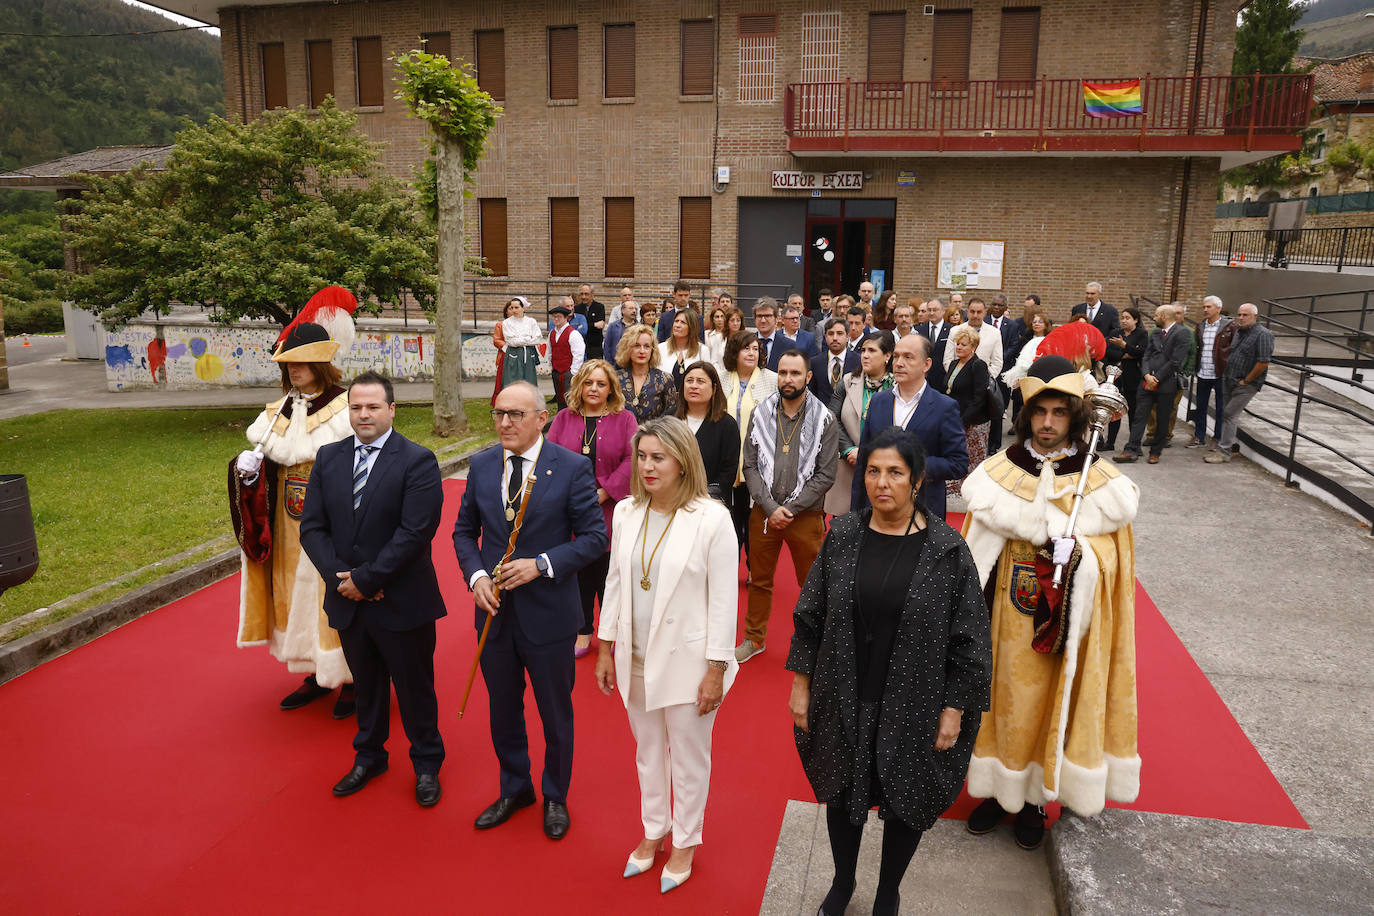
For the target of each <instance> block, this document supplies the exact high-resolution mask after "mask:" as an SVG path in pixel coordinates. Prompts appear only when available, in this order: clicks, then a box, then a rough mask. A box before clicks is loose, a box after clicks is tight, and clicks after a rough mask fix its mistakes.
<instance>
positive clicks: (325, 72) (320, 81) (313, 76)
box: [305, 39, 334, 108]
mask: <svg viewBox="0 0 1374 916" xmlns="http://www.w3.org/2000/svg"><path fill="white" fill-rule="evenodd" d="M305 66H306V75H305V76H306V82H308V83H309V84H310V107H311V108H319V107H320V103H322V102H323V101H324V99H325V96H329V95H333V94H334V43H333V42H332V41H329V40H328V39H326V40H324V41H307V42H306V43H305Z"/></svg>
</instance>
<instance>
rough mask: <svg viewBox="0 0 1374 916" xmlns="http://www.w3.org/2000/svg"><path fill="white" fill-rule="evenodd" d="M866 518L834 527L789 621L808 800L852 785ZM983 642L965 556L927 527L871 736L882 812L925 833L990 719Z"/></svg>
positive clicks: (976, 593) (983, 614) (982, 606)
mask: <svg viewBox="0 0 1374 916" xmlns="http://www.w3.org/2000/svg"><path fill="white" fill-rule="evenodd" d="M871 514H872V510H871V509H864V510H862V511H860V512H851V513H849V514H848V515H843V516H840V517H837V518H836V519H835V521H834V522H833V524H832V525H831V527H830V532H829V534H827V535H826V538H825V543H824V544H823V545H822V547H821V554H820V556H819V557H818V558H817V559H816V562H815V563H814V564H813V565H812V567H811V572H810V573H809V574H808V575H807V577H806V584H805V585H804V586H803V587H802V591H801V595H800V597H799V598H798V599H797V607H796V610H795V611H794V612H793V622H794V626H795V630H794V632H793V636H792V648H791V652H790V653H789V654H788V657H787V668H788V669H789V670H791V671H794V672H797V673H799V674H809V675H810V676H811V706H810V708H809V710H808V714H807V719H808V725H809V726H810V732H809V733H807V732H803V731H801V730H800V729H794V730H793V731H794V733H795V737H796V742H797V752H798V754H799V755H800V756H801V761H802V766H803V767H804V768H805V770H806V776H807V779H809V780H810V781H811V788H812V789H813V790H814V791H815V793H816V797H817V798H818V799H821V800H830V799H833V798H835V797H836V796H837V795H839V793H841V792H843V791H844V790H845V789H847V788H848V787H849V785H850V783H851V781H852V779H853V777H854V774H853V773H852V772H851V771H852V769H853V766H854V764H853V761H854V760H855V759H861V755H857V754H856V753H855V750H856V749H855V747H854V744H855V742H856V740H857V739H856V732H857V728H858V724H857V720H858V705H859V681H858V672H857V669H856V664H855V650H854V644H855V640H856V638H857V637H856V632H855V605H856V603H857V596H858V592H857V587H856V582H855V571H856V570H857V569H858V565H859V544H860V542H861V537H862V534H863V530H864V528H866V527H867V526H868V522H869V518H870V517H871ZM991 644H992V639H991V632H990V619H989V614H988V608H987V604H986V602H985V601H984V599H983V589H982V587H981V586H980V585H979V579H978V570H977V568H976V567H975V566H974V564H973V557H972V555H971V554H970V553H969V549H968V545H966V544H965V543H964V539H963V538H962V537H960V536H959V533H958V532H957V531H955V530H954V529H953V528H951V527H949V525H947V524H945V522H944V521H942V520H938V519H929V520H928V524H927V536H926V542H925V545H924V546H923V547H922V549H921V554H920V558H919V560H918V561H917V567H916V570H915V573H914V574H913V575H912V577H911V585H910V587H909V589H908V590H907V594H906V605H905V607H904V608H903V610H902V617H901V621H900V623H899V625H898V628H897V634H896V637H895V639H894V641H893V646H892V657H891V661H890V663H889V665H888V670H887V683H886V686H885V687H884V690H883V697H882V709H881V712H880V714H879V717H878V730H877V776H878V779H879V780H880V782H881V786H882V795H883V799H884V802H885V804H886V807H887V808H888V810H890V811H891V812H892V813H893V814H895V815H896V816H897V817H899V818H900V819H901V820H902V821H904V822H905V823H907V824H909V825H910V826H912V827H914V828H916V829H918V830H925V829H928V828H930V827H931V826H932V825H933V824H934V823H935V821H936V819H937V818H939V816H940V815H941V814H943V813H944V812H945V810H946V809H947V808H949V806H950V805H951V804H953V802H954V800H955V799H956V798H957V797H958V795H959V789H960V787H961V786H962V785H963V781H964V775H965V773H966V772H967V770H968V762H969V755H970V754H971V753H972V751H973V742H974V740H975V739H976V738H977V733H978V724H979V720H980V718H981V716H980V713H981V712H982V711H983V710H985V709H987V708H988V694H989V689H990V684H991V680H992V648H991ZM946 706H951V707H954V708H956V709H962V710H963V711H964V715H963V722H962V724H961V730H960V732H959V740H958V741H957V742H956V743H955V745H954V746H953V747H952V748H950V749H949V750H946V751H937V750H935V734H936V731H937V730H938V727H939V720H940V712H941V711H942V710H943V709H944V708H945V707H946Z"/></svg>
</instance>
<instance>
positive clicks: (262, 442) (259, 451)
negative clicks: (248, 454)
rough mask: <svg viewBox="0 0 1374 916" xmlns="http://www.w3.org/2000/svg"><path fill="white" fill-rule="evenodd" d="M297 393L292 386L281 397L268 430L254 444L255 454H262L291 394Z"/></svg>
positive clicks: (268, 423)
mask: <svg viewBox="0 0 1374 916" xmlns="http://www.w3.org/2000/svg"><path fill="white" fill-rule="evenodd" d="M295 393H296V389H295V388H292V389H291V390H290V391H288V392H286V395H285V396H284V397H283V398H282V399H281V403H280V404H278V405H277V411H276V413H274V414H272V419H270V420H268V421H267V430H266V431H265V432H264V433H263V434H262V438H260V439H259V440H258V444H257V445H255V446H253V454H254V455H261V454H262V447H263V446H264V445H266V444H267V437H268V436H270V435H272V427H274V426H276V425H277V417H280V416H281V412H282V411H283V410H285V409H286V404H287V402H288V401H290V400H291V395H293V394H295ZM242 476H243V475H242V474H240V475H239V477H242Z"/></svg>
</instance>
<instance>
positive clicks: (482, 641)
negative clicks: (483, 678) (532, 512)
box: [458, 469, 534, 719]
mask: <svg viewBox="0 0 1374 916" xmlns="http://www.w3.org/2000/svg"><path fill="white" fill-rule="evenodd" d="M533 491H534V472H533V469H531V472H530V475H529V476H528V477H526V478H525V495H524V496H523V497H522V498H521V500H520V511H519V512H517V513H515V521H514V522H513V523H512V525H511V529H510V540H509V541H507V542H506V552H505V553H504V554H502V555H501V562H500V563H497V564H496V569H494V570H492V573H493V575H492V579H491V581H492V582H493V583H494V584H495V585H496V601H497V604H498V605H499V604H500V602H501V567H502V566H504V565H505V564H506V562H507V561H509V560H510V558H511V556H512V555H513V554H514V553H515V541H516V539H517V538H519V537H520V529H521V528H522V527H524V525H525V510H526V509H528V508H529V505H530V493H532V492H533ZM495 616H496V615H495V614H488V615H487V622H486V623H484V624H482V635H481V637H479V638H478V640H477V654H476V655H475V656H473V659H472V670H471V671H469V672H468V685H467V686H466V687H464V688H463V702H462V703H461V704H460V705H459V707H458V718H460V719H461V718H463V713H465V712H467V711H468V696H469V695H470V694H471V693H472V682H473V681H475V680H476V679H477V666H478V664H480V663H481V661H482V650H483V649H484V648H486V645H487V633H489V632H491V619H492V618H493V617H495Z"/></svg>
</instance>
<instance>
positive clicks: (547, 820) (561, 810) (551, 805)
mask: <svg viewBox="0 0 1374 916" xmlns="http://www.w3.org/2000/svg"><path fill="white" fill-rule="evenodd" d="M569 825H570V821H569V820H568V806H567V805H565V804H563V803H562V802H556V801H549V800H548V799H547V798H546V799H544V835H545V836H546V837H548V838H549V839H551V840H561V839H563V837H565V836H567V835H568V827H569Z"/></svg>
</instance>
